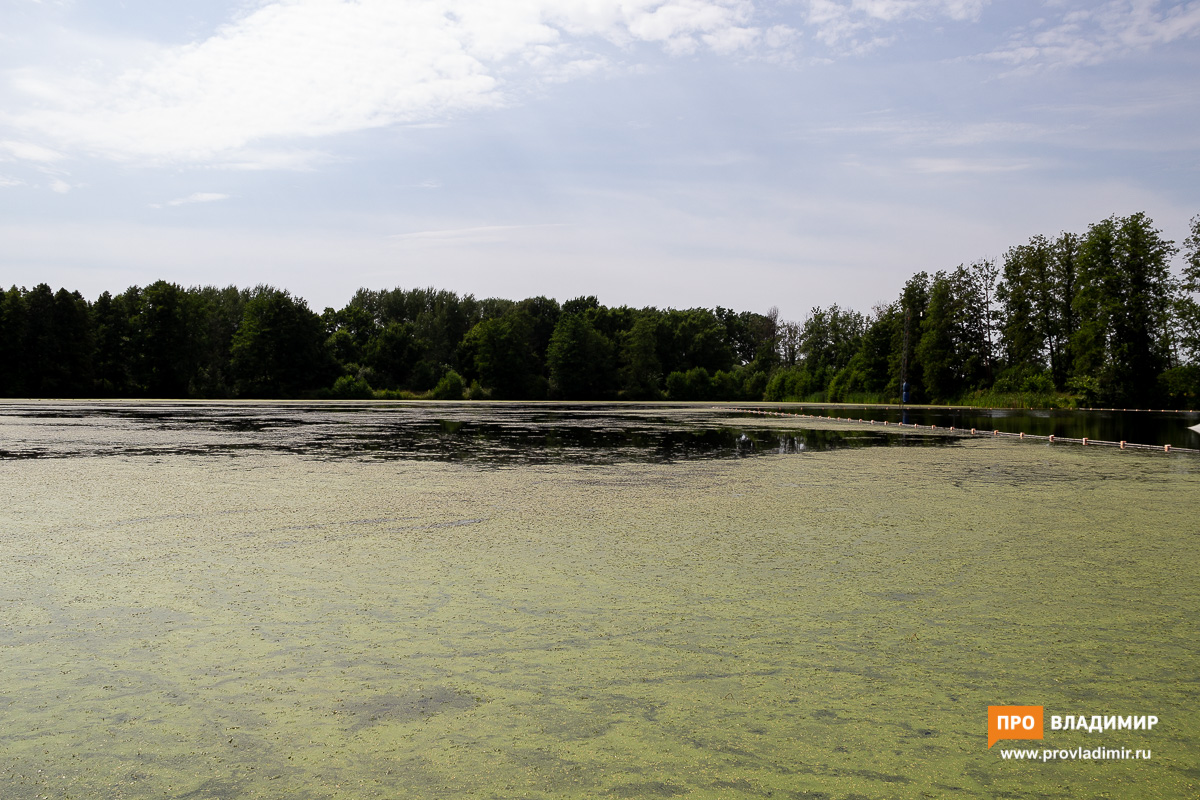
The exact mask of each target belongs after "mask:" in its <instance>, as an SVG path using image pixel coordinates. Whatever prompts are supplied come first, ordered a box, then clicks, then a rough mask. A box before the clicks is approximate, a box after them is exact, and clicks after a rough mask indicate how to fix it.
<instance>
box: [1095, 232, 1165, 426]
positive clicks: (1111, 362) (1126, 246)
mask: <svg viewBox="0 0 1200 800" xmlns="http://www.w3.org/2000/svg"><path fill="white" fill-rule="evenodd" d="M1174 253H1175V246H1174V243H1173V242H1171V241H1169V240H1167V239H1164V238H1163V237H1162V235H1161V234H1160V232H1159V231H1158V230H1157V229H1155V228H1154V226H1153V223H1152V222H1151V221H1150V219H1149V218H1148V217H1147V216H1146V215H1145V214H1143V213H1140V212H1139V213H1137V214H1134V215H1132V216H1129V217H1124V218H1118V217H1110V218H1109V219H1106V220H1104V221H1102V222H1098V223H1096V224H1094V225H1092V226H1091V227H1090V228H1089V229H1088V233H1087V235H1086V236H1085V237H1084V239H1083V241H1082V243H1081V245H1080V248H1079V255H1078V257H1077V269H1078V274H1077V281H1078V291H1077V293H1076V295H1075V302H1074V308H1075V310H1076V312H1077V313H1078V314H1079V329H1078V330H1077V331H1076V334H1075V337H1074V340H1073V342H1072V346H1073V349H1074V354H1075V371H1076V374H1077V377H1078V376H1083V377H1084V378H1088V379H1091V380H1092V381H1093V382H1094V385H1095V387H1096V389H1097V391H1098V394H1099V396H1100V398H1101V399H1102V400H1106V401H1109V402H1113V403H1117V404H1128V405H1138V404H1142V403H1144V402H1145V401H1146V400H1148V399H1149V398H1150V397H1152V396H1153V395H1154V391H1155V385H1156V380H1157V377H1158V375H1159V373H1161V372H1162V371H1163V370H1165V369H1167V368H1168V367H1169V366H1171V350H1172V344H1173V342H1172V333H1173V331H1172V326H1171V311H1172V309H1173V308H1174V307H1176V305H1177V304H1176V294H1177V287H1176V282H1175V280H1174V278H1173V277H1172V276H1171V272H1170V263H1169V262H1170V258H1171V256H1172V255H1173V254H1174Z"/></svg>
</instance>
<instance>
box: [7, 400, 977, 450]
mask: <svg viewBox="0 0 1200 800" xmlns="http://www.w3.org/2000/svg"><path fill="white" fill-rule="evenodd" d="M0 431H3V432H4V433H5V434H7V435H5V436H3V438H2V439H0V442H2V444H0V459H21V458H68V457H78V456H166V455H190V456H211V455H216V456H233V455H238V454H241V453H246V452H280V453H292V454H295V455H298V456H301V457H307V458H317V459H342V458H360V459H361V458H367V459H383V460H393V459H396V460H433V461H452V462H465V463H481V464H489V465H497V466H503V465H517V464H537V463H591V464H609V463H617V462H631V461H632V462H639V461H640V462H670V461H677V460H687V459H709V458H748V457H753V456H761V455H779V454H788V453H793V454H795V453H805V452H816V451H826V450H837V449H842V448H853V447H875V446H914V445H916V446H921V445H947V444H953V443H954V440H953V439H948V438H947V437H944V436H932V435H930V436H922V435H919V434H914V433H911V432H906V433H904V434H901V433H900V432H884V431H853V430H846V431H837V430H833V431H831V430H815V429H812V428H805V427H803V426H802V423H797V425H796V426H795V427H789V428H786V429H785V428H775V427H767V426H764V425H763V424H762V423H761V421H759V420H756V419H740V418H737V417H736V416H735V417H730V416H729V415H724V414H714V413H713V412H712V411H711V410H709V409H699V408H694V407H670V406H661V405H640V406H630V405H594V404H589V405H568V404H424V403H423V404H419V405H418V404H405V405H400V404H311V405H304V404H276V405H266V404H246V405H239V404H230V403H217V404H211V405H207V404H193V403H188V404H169V403H163V404H154V405H145V404H116V403H102V404H95V403H93V404H85V403H77V404H73V403H60V404H53V405H48V404H38V405H36V406H25V405H20V404H9V405H5V406H0Z"/></svg>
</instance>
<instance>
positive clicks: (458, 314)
mask: <svg viewBox="0 0 1200 800" xmlns="http://www.w3.org/2000/svg"><path fill="white" fill-rule="evenodd" d="M1180 251H1181V249H1180V248H1177V246H1176V245H1175V243H1174V242H1172V241H1170V240H1167V239H1165V238H1164V237H1163V236H1162V234H1161V233H1160V232H1159V231H1158V230H1157V229H1155V227H1154V225H1153V223H1152V221H1151V220H1150V219H1149V218H1148V217H1146V215H1145V214H1142V213H1137V214H1133V215H1132V216H1129V217H1110V218H1108V219H1105V220H1102V221H1100V222H1097V223H1095V224H1093V225H1091V226H1089V228H1088V230H1087V231H1086V232H1084V233H1079V234H1076V233H1062V234H1059V235H1058V236H1057V237H1055V238H1053V239H1051V238H1047V237H1045V236H1035V237H1033V238H1032V239H1030V240H1029V242H1028V243H1026V244H1022V245H1017V246H1014V247H1011V248H1009V249H1008V250H1007V251H1006V252H1005V253H1004V255H1003V257H1002V258H1001V259H999V260H995V261H994V260H980V261H977V262H975V263H972V264H969V265H960V266H958V267H957V268H955V269H953V270H941V271H937V272H934V273H932V274H930V273H927V272H918V273H917V274H916V275H913V276H912V277H911V278H910V279H909V280H908V281H907V282H906V283H905V285H904V287H903V289H902V290H901V292H900V294H899V296H898V297H897V298H896V299H894V300H892V301H891V302H889V303H881V304H879V305H877V306H875V308H873V309H872V310H871V312H870V313H867V314H863V313H860V312H858V311H854V310H851V309H846V308H842V307H839V306H837V305H833V306H830V307H828V308H814V309H812V311H811V312H810V314H809V315H808V317H807V318H806V319H805V320H804V321H803V322H792V321H786V320H781V319H780V318H779V315H778V313H777V311H776V310H775V309H771V310H770V311H768V312H767V313H765V314H760V313H755V312H748V311H742V312H735V311H732V310H730V309H726V308H721V307H717V308H714V309H703V308H693V309H686V310H677V309H673V308H668V309H658V308H652V307H651V308H631V307H628V306H621V307H608V306H605V305H603V304H601V303H600V302H599V301H598V300H597V298H595V297H579V298H575V299H573V300H568V301H566V302H564V303H561V304H560V303H559V302H558V301H556V300H554V299H551V298H547V297H532V298H527V299H525V300H519V301H514V300H506V299H500V298H487V299H477V298H475V297H474V296H473V295H470V294H467V295H458V294H457V293H455V292H450V291H441V290H437V289H432V288H429V289H399V288H397V289H391V290H382V291H377V290H369V289H360V290H359V291H358V292H357V293H356V294H355V295H354V297H353V298H351V300H350V302H349V303H347V304H346V306H345V307H343V308H341V309H333V308H326V309H325V310H324V312H323V313H320V314H318V313H316V312H314V311H313V310H311V309H310V308H309V307H308V305H307V303H306V302H305V301H304V300H303V299H302V298H298V297H295V296H293V295H292V294H290V293H289V292H288V291H286V290H283V289H278V288H274V287H270V286H259V287H256V288H254V289H242V288H237V287H233V286H230V287H225V288H218V287H213V286H204V287H193V288H183V287H181V286H179V285H177V284H174V283H169V282H167V281H158V282H156V283H153V284H150V285H149V286H145V287H138V286H134V287H130V288H129V289H126V290H125V291H124V292H122V293H121V294H118V295H112V294H110V293H108V292H105V293H104V294H102V295H100V297H99V298H97V299H96V300H95V301H94V302H89V301H88V300H86V299H85V298H84V297H83V296H82V295H81V294H80V293H79V292H77V291H76V292H69V291H67V290H66V289H59V290H58V291H57V292H54V291H52V290H51V288H50V287H49V286H47V285H46V284H40V285H38V286H35V287H34V288H33V289H25V288H17V287H15V286H14V287H12V288H10V289H9V290H8V291H7V292H5V293H4V294H3V295H2V296H0V393H2V394H3V395H4V396H7V397H175V398H182V397H194V398H231V397H246V398H364V399H365V398H377V399H406V398H435V399H461V398H467V399H484V398H493V399H512V400H520V399H569V400H593V399H621V400H654V399H672V400H763V399H765V400H769V401H784V400H807V401H816V402H820V401H826V402H896V401H898V400H899V399H901V397H902V395H904V394H905V390H906V389H907V395H908V400H909V402H914V403H918V402H939V403H941V402H965V403H968V404H975V405H987V404H1011V403H1012V402H1014V398H1016V399H1018V400H1019V401H1020V402H1025V403H1029V404H1038V405H1067V404H1081V405H1097V404H1108V405H1114V406H1121V407H1125V406H1137V407H1145V406H1148V405H1153V406H1155V407H1193V408H1194V407H1196V405H1197V400H1198V395H1200V304H1198V303H1197V295H1198V293H1200V217H1196V218H1195V219H1193V220H1192V223H1191V229H1190V232H1189V235H1188V236H1187V238H1186V239H1185V240H1184V242H1183V245H1182V254H1183V269H1182V273H1181V274H1175V273H1174V272H1173V271H1172V269H1171V261H1172V259H1173V257H1174V256H1175V255H1176V254H1177V253H1179V252H1180Z"/></svg>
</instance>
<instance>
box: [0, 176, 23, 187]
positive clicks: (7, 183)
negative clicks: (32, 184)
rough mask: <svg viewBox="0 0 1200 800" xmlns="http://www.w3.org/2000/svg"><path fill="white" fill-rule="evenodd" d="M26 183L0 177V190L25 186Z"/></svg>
mask: <svg viewBox="0 0 1200 800" xmlns="http://www.w3.org/2000/svg"><path fill="white" fill-rule="evenodd" d="M24 185H25V181H21V180H17V179H16V178H10V177H9V176H7V175H0V188H9V187H12V186H24Z"/></svg>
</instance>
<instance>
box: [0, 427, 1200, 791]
mask: <svg viewBox="0 0 1200 800" xmlns="http://www.w3.org/2000/svg"><path fill="white" fill-rule="evenodd" d="M44 410H47V411H52V410H49V409H44ZM151 410H153V409H151ZM60 411H61V412H62V415H61V416H59V417H57V418H55V417H53V416H41V417H28V416H23V415H22V414H17V415H10V416H9V417H8V418H7V419H6V420H5V421H4V423H3V427H0V435H3V437H4V442H5V446H6V447H7V448H8V449H9V450H10V452H18V451H29V450H31V449H32V450H36V451H37V453H36V454H37V455H39V456H40V457H9V458H5V459H0V553H3V557H4V561H5V580H4V581H3V582H0V612H2V614H0V675H2V676H3V683H2V684H0V715H2V719H3V720H4V726H3V729H0V752H2V754H3V758H2V759H0V797H4V798H12V800H33V798H40V797H47V796H49V797H73V798H149V797H173V798H195V799H200V798H205V799H207V798H243V797H259V798H279V797H297V798H312V799H313V800H317V799H318V798H334V797H337V798H360V797H362V798H395V797H414V798H437V797H447V798H448V797H486V798H493V797H495V798H501V797H503V798H507V797H533V798H564V797H567V798H570V797H580V798H583V797H676V796H677V797H699V798H760V797H764V798H765V797H827V798H863V797H868V798H910V797H949V796H955V797H959V796H961V797H980V798H990V797H997V796H1004V797H1015V798H1035V797H1059V798H1077V797H1102V796H1112V797H1161V798H1177V797H1186V796H1194V795H1195V794H1196V788H1197V785H1198V784H1200V773H1198V772H1197V768H1196V765H1195V752H1196V748H1197V745H1198V744H1200V718H1198V717H1197V715H1196V714H1195V708H1196V702H1197V688H1198V687H1197V679H1196V676H1197V675H1200V663H1198V662H1200V658H1198V657H1197V653H1196V648H1195V645H1194V643H1195V641H1196V640H1197V634H1198V633H1200V631H1198V630H1197V619H1200V587H1198V585H1197V581H1196V579H1195V575H1196V568H1197V566H1198V565H1200V537H1198V536H1197V528H1196V519H1197V518H1198V516H1200V515H1198V514H1197V511H1198V510H1200V505H1198V502H1197V498H1198V497H1200V476H1198V475H1197V464H1198V462H1197V460H1196V459H1194V458H1192V457H1188V456H1168V455H1165V454H1161V453H1140V452H1128V451H1126V452H1122V451H1117V450H1098V449H1091V448H1079V447H1049V446H1043V445H1030V444H1022V443H1017V442H996V441H992V440H977V439H966V440H960V439H955V440H947V439H939V441H942V442H946V441H950V442H952V444H951V446H941V447H925V446H915V447H914V446H909V447H898V446H852V447H841V446H838V447H834V448H833V449H811V450H810V449H805V450H797V449H795V448H793V449H791V450H786V449H785V450H784V452H780V451H779V450H778V449H776V450H774V451H773V452H772V453H771V454H770V455H769V456H762V457H748V456H746V455H743V454H742V453H743V452H744V451H743V450H739V449H738V446H736V445H734V446H732V449H730V447H729V446H727V445H721V446H720V447H717V448H716V450H715V451H707V452H708V453H709V454H708V455H704V456H701V455H695V456H693V455H691V454H692V453H693V450H698V449H699V448H698V447H693V446H692V445H691V444H689V445H688V447H687V448H682V447H681V446H680V447H677V446H676V445H675V444H672V447H671V449H670V450H668V451H666V452H668V453H669V454H670V455H669V457H661V454H662V452H663V451H662V449H661V448H660V446H659V445H658V444H655V445H653V446H651V447H649V448H646V449H648V450H649V451H650V452H652V453H657V454H658V455H655V456H653V457H646V458H643V457H640V456H637V457H635V456H634V455H628V456H625V455H619V454H618V455H611V454H610V456H609V457H608V460H604V459H601V458H599V457H595V456H594V455H593V456H588V453H589V452H593V453H594V450H595V445H594V442H595V441H597V440H595V439H593V440H586V442H585V444H586V446H585V445H578V446H577V445H576V444H575V443H574V441H575V440H568V443H567V444H563V445H561V451H560V452H559V455H558V456H554V457H537V458H534V457H531V456H528V455H526V456H522V457H518V458H517V459H516V460H512V459H509V460H504V459H499V458H497V459H490V458H489V459H478V458H471V457H467V456H464V457H451V458H443V457H439V458H433V457H425V456H424V455H421V453H426V452H428V451H425V450H420V448H419V447H418V448H417V450H418V451H419V452H418V453H417V454H416V455H410V456H409V457H402V456H400V455H398V454H399V453H401V452H404V451H406V450H407V451H408V452H410V453H411V452H413V450H412V447H411V445H410V444H404V445H403V446H400V445H397V446H391V445H388V446H386V447H381V448H375V447H373V446H367V445H364V444H363V443H362V442H358V443H355V437H356V436H359V435H360V434H362V432H363V431H364V430H366V429H370V428H371V426H372V425H376V424H378V425H382V427H383V428H385V429H388V428H394V427H395V425H392V423H388V424H386V425H384V424H383V423H375V422H372V421H371V420H370V419H369V415H366V414H364V413H363V412H362V411H346V412H344V413H345V417H344V418H343V417H340V416H338V415H341V414H343V411H341V410H330V411H329V412H328V413H329V414H331V415H333V416H332V417H323V416H320V415H319V414H318V417H317V418H312V417H308V416H305V415H307V414H309V413H310V412H308V411H304V410H297V409H296V408H294V407H292V406H274V405H272V406H255V407H249V406H240V407H231V408H228V409H226V410H221V411H202V413H199V414H197V415H195V416H193V417H189V415H188V414H187V413H186V412H185V410H183V409H182V408H181V407H169V408H165V409H159V411H162V412H163V415H160V416H158V417H154V416H153V414H150V415H149V416H147V415H142V414H140V412H139V414H129V415H124V416H122V415H121V414H116V415H111V414H110V415H107V416H106V415H99V416H93V417H92V420H93V421H94V424H89V421H88V417H89V414H90V412H89V413H83V412H82V411H81V410H80V409H77V408H73V407H71V406H69V405H65V406H62V407H61V408H60ZM56 413H57V412H56ZM311 413H317V412H311ZM322 413H323V412H322ZM422 413H426V412H424V411H423V412H422ZM428 413H429V415H431V417H430V418H431V419H433V420H447V419H448V420H451V421H452V422H461V423H462V427H461V428H459V429H458V430H460V431H461V430H463V429H465V428H467V427H468V426H474V427H476V428H486V426H488V425H494V426H499V427H501V428H503V427H504V426H505V425H506V424H508V422H511V423H512V425H514V426H515V427H517V428H519V429H522V430H534V431H535V432H536V430H537V429H538V428H537V424H536V419H537V415H539V414H547V413H549V412H548V410H547V409H544V408H540V407H537V408H533V409H522V410H521V412H520V413H521V414H528V415H529V416H527V417H524V418H521V419H520V420H519V421H517V422H513V421H512V420H513V419H516V418H511V419H509V420H508V422H506V420H505V419H503V418H500V417H489V418H487V419H483V418H475V417H472V416H471V415H470V413H469V412H468V411H463V412H462V413H461V414H459V413H458V412H454V413H450V412H449V411H447V410H446V409H432V410H429V411H428ZM572 413H574V412H572ZM656 413H657V412H656ZM671 413H674V412H671ZM671 413H667V412H662V414H663V415H665V417H664V418H659V419H658V420H657V421H656V422H655V421H646V420H644V419H640V418H639V419H633V420H631V419H622V418H620V417H619V415H618V417H616V418H614V419H610V420H604V419H593V420H592V424H590V425H582V427H584V428H587V429H589V430H596V431H604V430H608V429H609V428H610V427H611V428H612V429H622V430H624V429H630V430H635V431H639V433H638V435H639V436H640V435H647V436H651V438H652V439H653V436H654V435H657V434H654V431H656V430H657V431H659V432H660V433H661V432H662V431H663V430H664V429H665V430H667V431H676V433H675V434H672V435H673V436H681V435H683V434H685V433H687V432H688V431H699V432H703V431H706V430H729V431H731V435H732V433H733V432H737V431H739V430H740V429H739V427H738V426H739V425H741V424H742V423H741V422H740V421H738V420H736V419H733V420H731V419H730V418H729V417H728V416H727V415H721V414H715V413H712V412H704V411H703V410H700V409H691V410H687V411H683V412H679V413H678V415H677V416H674V417H671ZM214 415H215V416H214ZM297 415H299V417H300V421H299V422H297ZM635 416H637V415H635ZM651 416H653V415H651ZM55 419H58V420H60V423H56V422H54V420H55ZM393 422H394V420H393ZM746 424H748V425H751V426H753V427H752V428H746V429H745V430H749V431H761V433H760V434H755V435H756V436H760V437H761V438H762V440H763V441H764V442H766V443H769V442H771V441H776V442H778V440H779V438H780V437H781V436H782V437H790V438H791V439H792V440H795V439H796V438H798V437H797V435H796V434H797V433H799V438H800V439H801V440H802V441H806V440H805V439H804V432H803V431H801V430H799V429H797V428H796V426H795V424H794V422H793V421H791V420H762V419H758V420H753V421H748V422H747V423H746ZM430 425H431V426H432V425H433V423H432V422H431V423H430ZM437 425H438V427H439V429H440V427H441V423H440V422H439V423H437ZM813 425H815V426H817V427H820V426H826V427H827V428H839V429H844V428H846V426H845V425H841V426H839V425H838V423H822V422H815V423H813ZM40 426H45V427H40ZM338 426H348V427H345V428H344V430H346V431H347V432H348V436H347V437H345V441H341V442H340V444H339V443H338V439H339V437H338V436H337V435H336V433H335V432H334V429H335V428H337V427H338ZM606 426H608V427H606ZM550 427H554V426H553V425H551V426H550ZM559 427H563V426H561V425H560V426H559ZM430 430H432V427H431V428H430ZM305 431H306V432H305ZM816 432H818V433H819V432H820V431H816ZM867 433H871V432H869V431H868V432H867ZM448 435H457V434H456V433H454V432H451V433H450V434H448ZM542 435H544V436H546V437H549V436H550V434H549V433H547V432H546V431H545V430H542ZM554 435H555V436H559V437H561V436H562V434H560V433H555V434H554ZM582 435H583V434H581V436H582ZM587 435H597V436H602V435H607V434H587ZM688 435H692V434H688ZM741 435H742V434H741V433H737V436H735V437H734V438H735V440H736V439H737V437H740V436H741ZM872 435H873V436H875V435H877V434H872ZM518 438H519V437H518ZM701 438H703V437H701ZM927 438H929V439H932V438H935V437H927ZM482 439H483V441H484V444H487V446H488V447H493V446H494V447H497V448H509V447H511V442H510V440H508V439H505V438H503V437H500V438H498V439H489V438H488V437H487V436H483V437H482ZM13 441H18V444H17V445H13V444H12V442H13ZM297 441H299V442H301V443H302V444H303V446H298V445H297V444H296V442H297ZM367 441H368V442H376V441H378V439H377V437H373V436H368V437H367ZM471 441H475V440H474V439H471ZM559 441H562V440H561V438H560V439H559ZM599 441H602V442H603V441H605V440H604V439H600V440H599ZM654 441H658V442H660V443H661V441H662V437H660V438H659V439H655V440H654ZM678 441H685V440H683V439H678V438H676V439H672V442H678ZM686 441H695V440H686ZM723 441H724V440H723ZM874 441H875V442H876V443H887V439H886V438H885V439H879V440H874ZM906 441H910V442H917V441H920V440H915V439H914V440H906ZM548 442H549V439H544V440H543V441H542V443H541V444H540V445H538V447H534V448H532V450H535V451H536V450H539V449H542V450H548V451H554V450H555V449H556V448H560V445H558V444H553V443H548ZM623 447H627V448H632V450H636V449H637V448H635V447H634V446H633V445H620V444H618V445H616V449H617V450H618V451H620V450H621V448H623ZM516 449H518V450H519V449H520V448H519V447H518V448H516ZM600 449H603V447H601V448H600ZM766 449H769V448H766V447H763V448H757V449H756V451H757V452H760V453H761V452H763V451H765V450H766ZM381 451H382V452H381ZM449 452H451V453H456V452H460V450H459V449H455V448H450V450H449ZM713 452H717V453H722V452H723V453H724V454H725V456H727V457H719V456H717V455H713V454H712V453H713ZM684 453H686V455H685V454H684ZM989 704H1044V705H1045V706H1046V708H1047V714H1048V715H1049V714H1054V713H1070V712H1078V713H1087V714H1091V713H1097V714H1100V713H1119V714H1156V715H1157V716H1159V718H1160V719H1161V720H1162V722H1161V723H1160V725H1159V726H1158V727H1157V728H1156V729H1155V730H1154V731H1153V732H1152V733H1147V732H1145V731H1137V732H1131V731H1120V732H1108V733H1106V734H1103V735H1102V734H1088V733H1081V732H1070V733H1065V732H1057V733H1054V734H1053V737H1051V736H1049V735H1048V737H1047V741H1046V742H1045V743H1044V744H1045V746H1053V747H1075V746H1079V745H1087V746H1089V747H1095V746H1098V745H1101V744H1103V745H1106V746H1110V747H1120V746H1129V747H1150V748H1152V750H1153V756H1154V757H1153V760H1151V761H1148V762H1133V761H1121V762H1100V763H1088V762H1081V763H1072V762H1068V763H1049V764H1036V765H1035V764H1028V763H1021V764H1017V763H1013V762H1004V761H1002V760H1001V759H1000V755H999V749H1000V745H997V746H996V747H995V748H993V749H992V750H990V751H989V750H988V749H987V747H986V729H985V721H986V709H987V706H988V705H989ZM1034 744H1035V745H1040V744H1041V743H1034Z"/></svg>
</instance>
